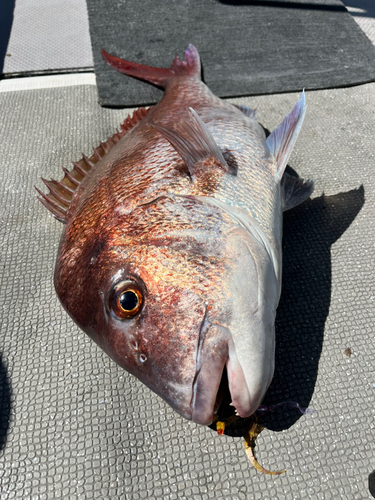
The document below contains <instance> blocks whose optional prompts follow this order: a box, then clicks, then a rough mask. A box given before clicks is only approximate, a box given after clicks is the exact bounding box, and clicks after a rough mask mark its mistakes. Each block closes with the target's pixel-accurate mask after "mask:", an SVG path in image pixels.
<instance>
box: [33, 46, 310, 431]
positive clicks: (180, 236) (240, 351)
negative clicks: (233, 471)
mask: <svg viewBox="0 0 375 500" xmlns="http://www.w3.org/2000/svg"><path fill="white" fill-rule="evenodd" d="M102 55H103V57H104V59H105V61H106V62H107V63H108V64H110V65H111V66H112V67H113V68H115V69H116V70H118V71H120V72H122V73H124V74H125V75H128V76H130V77H134V78H136V79H139V80H144V81H146V82H149V83H151V84H153V85H156V86H158V87H161V88H163V89H164V95H163V97H162V98H161V100H160V101H159V102H158V103H157V104H156V105H154V106H151V107H148V108H147V107H141V108H139V109H138V110H136V111H134V113H133V114H132V116H128V117H127V118H126V119H125V121H124V123H123V124H122V125H121V128H120V130H116V132H115V133H114V135H113V136H112V137H110V138H108V140H107V141H105V142H101V143H100V145H99V146H98V147H96V148H94V150H93V154H92V155H91V156H90V157H87V156H85V155H83V156H82V158H81V159H80V160H79V161H76V162H73V168H72V169H71V170H68V169H66V168H63V171H64V177H63V179H62V180H61V181H55V180H50V181H48V180H45V179H43V182H44V183H45V185H46V186H47V187H48V189H49V193H48V194H44V193H43V192H42V191H41V190H40V189H37V190H38V193H39V199H40V201H41V202H42V203H43V204H44V205H45V206H46V208H47V209H48V210H50V212H52V214H53V215H54V217H55V218H56V219H57V220H58V221H60V222H62V223H63V232H62V236H61V241H60V245H59V249H58V254H57V259H56V266H55V272H54V286H55V290H56V293H57V296H58V298H59V300H60V302H61V304H62V306H63V307H64V309H65V310H66V312H67V313H68V314H69V316H70V317H71V318H72V319H73V320H74V322H75V323H76V324H77V325H78V326H79V327H80V328H81V329H82V330H83V331H84V332H85V333H86V334H87V335H89V336H90V337H91V339H93V341H94V342H96V344H97V345H98V346H99V347H100V348H101V349H103V351H105V353H107V354H108V355H109V356H110V357H111V358H112V359H113V360H114V361H115V362H116V363H117V364H118V365H120V366H121V367H122V368H124V369H125V370H127V371H128V372H129V373H131V374H132V375H134V376H135V377H137V378H138V379H139V380H140V381H141V382H143V383H144V384H145V385H146V386H147V387H148V388H150V389H151V390H152V391H154V392H155V393H156V394H157V395H159V396H160V397H161V398H163V399H164V400H165V401H166V402H167V403H168V404H169V405H170V406H171V407H172V408H173V409H174V410H175V411H176V412H177V413H178V414H179V415H181V416H182V417H184V418H186V419H188V420H192V421H194V422H195V423H197V424H200V425H210V424H212V422H215V419H217V413H218V411H219V408H220V405H222V404H223V401H224V400H225V395H228V394H229V396H230V404H231V407H232V408H233V411H234V412H235V414H236V415H237V416H239V417H240V418H247V417H249V416H251V415H253V414H254V412H255V411H256V410H257V408H258V407H259V405H260V404H261V402H262V399H263V398H264V395H265V393H266V391H267V389H268V387H269V385H270V383H271V380H272V378H273V373H274V364H275V361H274V360H275V316H276V310H277V306H278V303H279V298H280V292H281V276H282V218H283V211H285V210H288V209H291V208H293V207H294V206H296V205H298V204H299V203H302V202H303V201H304V200H306V199H307V198H308V197H309V196H310V195H311V193H312V191H313V181H311V180H303V179H301V178H299V177H295V176H291V175H289V174H287V173H286V172H285V169H286V166H287V162H288V159H289V157H290V154H291V151H292V149H293V146H294V144H295V142H296V139H297V136H298V133H299V131H300V129H301V126H302V122H303V119H304V115H305V107H306V106H305V94H304V92H302V94H301V97H300V99H299V100H298V102H297V103H296V105H295V106H294V108H293V109H292V110H291V112H290V113H289V114H288V115H287V116H286V117H285V118H284V120H283V121H282V122H281V124H280V125H279V127H277V128H276V129H275V130H274V131H273V132H272V133H271V134H269V135H268V137H267V135H266V133H265V129H264V128H263V127H262V126H261V125H260V124H259V123H258V121H257V120H256V116H255V111H254V110H251V109H249V108H247V107H245V106H236V105H233V104H231V103H229V102H228V101H225V100H222V99H220V98H219V97H217V96H215V95H214V94H213V93H212V92H211V91H210V90H209V89H208V87H207V86H206V85H205V83H204V82H203V81H202V79H201V63H200V57H199V54H198V51H197V49H196V48H195V47H194V46H193V45H189V46H188V48H187V49H186V51H185V60H184V61H183V60H181V59H179V58H178V57H177V56H176V57H175V58H174V60H173V62H172V65H171V67H170V68H154V67H151V66H146V65H142V64H138V63H134V62H129V61H126V60H123V59H120V58H118V57H116V56H113V55H110V54H108V53H107V52H105V51H104V50H103V51H102Z"/></svg>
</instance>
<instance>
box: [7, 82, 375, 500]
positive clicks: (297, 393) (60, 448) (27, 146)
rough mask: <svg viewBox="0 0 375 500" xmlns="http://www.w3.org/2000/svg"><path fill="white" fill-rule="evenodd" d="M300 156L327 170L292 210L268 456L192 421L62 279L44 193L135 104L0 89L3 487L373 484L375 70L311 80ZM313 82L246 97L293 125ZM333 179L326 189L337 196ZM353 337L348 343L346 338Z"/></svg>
mask: <svg viewBox="0 0 375 500" xmlns="http://www.w3.org/2000/svg"><path fill="white" fill-rule="evenodd" d="M306 97H307V113H306V120H305V124H304V126H303V129H302V132H301V135H300V137H299V139H298V141H297V145H296V148H295V151H294V152H293V155H292V157H291V159H290V166H291V167H292V168H293V169H294V170H295V171H296V172H298V174H299V175H301V176H302V177H313V178H314V179H315V185H316V189H315V192H314V194H313V197H312V199H311V200H310V201H307V202H306V203H305V204H304V205H301V206H300V207H297V208H296V209H294V210H293V211H290V212H289V213H287V214H286V216H285V231H284V235H285V237H284V285H283V295H282V300H281V303H280V308H279V312H278V319H277V354H276V374H275V379H274V382H273V383H272V386H271V388H270V391H269V393H268V394H267V400H268V401H269V402H273V403H277V402H279V401H283V400H288V399H291V400H294V401H298V402H299V403H300V404H301V405H308V406H309V407H311V408H314V409H315V410H317V413H316V414H314V415H312V416H311V415H310V416H308V415H306V416H301V415H300V414H299V413H298V412H297V411H296V410H286V409H284V410H283V409H280V410H278V411H277V412H275V413H274V414H270V415H269V416H268V417H267V420H266V424H267V429H265V430H264V432H263V433H262V434H261V435H260V437H259V438H258V441H257V448H256V453H257V457H258V459H259V461H260V462H261V463H262V465H264V466H265V467H267V468H270V469H273V470H278V469H283V468H285V469H287V472H286V473H285V474H283V475H281V476H278V477H269V476H265V475H262V474H260V473H259V472H257V471H256V470H255V469H254V468H252V467H251V466H250V465H249V463H248V461H247V459H246V456H245V452H244V449H243V442H242V439H239V438H232V437H227V436H223V437H218V436H217V435H216V434H215V433H214V432H213V431H212V430H210V429H208V428H204V427H199V426H197V425H195V424H192V423H190V422H187V421H185V420H183V419H182V418H180V417H179V416H178V415H176V414H175V413H174V412H173V411H172V410H171V409H170V408H169V407H167V406H166V405H165V404H164V403H163V402H162V400H160V399H159V398H158V397H157V396H155V395H154V394H153V393H151V392H150V391H149V390H148V389H146V388H145V387H144V386H143V385H141V384H140V383H139V382H138V381H137V380H136V379H134V378H133V377H132V376H130V375H128V374H127V373H126V372H124V371H122V370H121V369H120V368H118V367H117V366H116V365H115V364H114V363H113V362H112V361H111V360H109V359H108V358H107V357H106V356H105V354H104V353H102V351H100V350H99V348H97V347H96V346H95V345H94V344H93V343H92V342H91V341H90V340H89V339H88V338H87V337H86V336H85V335H84V334H83V333H82V332H81V331H80V330H79V329H78V328H77V327H76V326H75V325H74V324H73V323H72V321H71V320H70V319H69V318H68V316H67V315H66V313H65V312H64V311H63V310H62V308H61V306H60V304H59V302H58V300H57V297H56V295H55V293H54V290H53V284H52V279H53V268H54V259H55V255H56V251H57V245H58V241H59V237H60V233H61V228H62V226H61V224H60V223H58V222H57V221H55V220H54V219H53V218H52V216H51V215H50V214H49V213H48V212H47V210H45V209H44V208H43V207H42V205H41V204H40V203H38V202H37V200H36V193H35V190H34V188H33V185H35V184H36V185H38V186H39V187H41V186H42V182H41V181H40V180H39V177H40V176H43V177H47V178H49V177H54V178H56V177H57V178H58V177H59V176H60V175H61V174H60V172H61V171H60V167H61V165H64V166H69V162H70V161H71V160H76V159H78V158H79V156H80V152H81V151H83V152H85V153H86V154H87V153H89V152H90V150H91V147H92V146H93V145H97V144H98V143H99V141H100V140H103V139H105V138H106V137H107V136H108V135H110V134H111V133H112V132H113V131H114V129H115V128H116V127H118V125H119V124H120V123H121V122H122V120H123V119H124V116H125V113H124V112H123V111H118V110H109V109H102V108H100V107H99V106H98V104H97V93H96V88H95V87H94V86H92V85H82V86H76V87H66V88H48V89H35V90H28V91H18V92H4V93H0V108H1V110H2V120H1V121H0V136H1V138H2V140H1V142H0V158H1V161H0V190H1V195H0V218H1V219H0V220H1V222H0V304H1V309H0V346H1V347H0V348H1V353H2V356H1V365H0V408H1V412H0V447H1V451H0V497H1V500H8V499H16V498H17V499H36V498H38V499H39V500H46V499H57V498H64V499H67V498H69V499H90V500H91V499H98V500H102V499H120V498H121V499H126V500H140V499H143V498H150V499H165V500H174V499H186V500H191V499H194V500H198V499H199V500H207V499H215V500H218V499H231V500H255V499H262V500H265V499H275V498H277V499H288V500H289V499H293V498H298V499H300V498H301V499H304V498H306V499H312V500H317V499H324V500H325V499H327V500H328V499H338V498H345V499H350V500H352V499H358V500H363V499H369V498H371V497H370V493H369V490H368V476H369V474H370V473H371V471H372V470H373V469H375V445H374V443H375V424H374V422H375V361H374V353H375V335H374V326H373V325H374V316H375V312H374V311H375V309H374V302H375V287H374V282H375V280H374V245H375V233H374V224H375V180H374V172H375V156H374V139H373V131H374V128H375V107H374V103H375V84H368V85H364V86H361V87H355V88H348V89H338V90H324V91H315V92H307V96H306ZM297 99H298V95H297V94H280V95H276V96H275V95H274V96H261V97H256V98H251V99H238V100H236V101H235V102H237V103H243V104H247V105H249V106H251V107H253V108H254V107H256V108H257V109H258V116H259V120H260V121H261V123H262V124H263V125H264V126H266V127H267V128H268V129H273V128H275V127H276V126H277V125H278V123H279V122H280V121H281V120H282V118H283V117H284V115H285V114H286V113H287V112H288V111H289V110H290V109H291V107H292V106H293V104H294V103H295V102H296V100H297ZM323 193H324V194H323ZM348 349H350V351H351V355H350V356H349V357H348V356H347V354H346V353H349V351H348Z"/></svg>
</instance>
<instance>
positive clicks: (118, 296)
mask: <svg viewBox="0 0 375 500" xmlns="http://www.w3.org/2000/svg"><path fill="white" fill-rule="evenodd" d="M142 303H143V295H142V292H141V291H140V290H139V288H138V287H137V285H136V284H135V283H134V282H133V281H122V282H121V283H118V284H117V285H115V287H114V288H113V291H112V294H111V298H110V307H111V309H112V311H113V312H114V313H115V314H116V316H117V317H118V318H120V319H128V318H132V317H133V316H135V315H136V314H137V313H138V312H139V311H140V309H141V306H142Z"/></svg>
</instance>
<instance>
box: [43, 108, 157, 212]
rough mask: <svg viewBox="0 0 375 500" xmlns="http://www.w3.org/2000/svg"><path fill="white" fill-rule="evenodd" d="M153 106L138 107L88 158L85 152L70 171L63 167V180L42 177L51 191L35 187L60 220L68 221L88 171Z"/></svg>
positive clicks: (44, 203)
mask: <svg viewBox="0 0 375 500" xmlns="http://www.w3.org/2000/svg"><path fill="white" fill-rule="evenodd" d="M150 109H151V108H138V109H136V110H135V111H134V113H133V114H132V115H131V116H130V115H129V116H128V117H127V118H125V121H124V123H123V124H122V125H121V127H120V131H118V130H116V133H115V134H113V135H112V137H109V138H108V139H107V140H106V141H105V142H101V143H100V145H99V146H98V147H97V148H94V151H93V154H92V155H91V156H90V157H89V158H88V157H87V156H85V155H84V154H83V155H82V159H81V160H79V161H77V162H73V168H72V170H71V171H70V172H69V171H68V170H67V169H66V168H64V167H63V172H64V177H63V178H62V180H61V181H55V180H50V181H47V180H46V179H42V181H43V182H44V184H45V185H46V186H47V187H48V189H49V193H48V194H47V195H46V194H44V193H42V192H41V191H40V190H39V189H38V188H37V187H36V188H35V189H36V190H37V191H38V193H39V195H40V197H38V199H39V201H40V202H41V203H42V204H43V205H44V206H45V207H46V208H48V210H49V211H50V212H52V214H53V215H54V217H55V218H56V219H57V220H59V221H60V222H66V221H65V217H66V213H67V211H68V208H69V205H70V202H71V201H72V199H73V195H74V193H75V191H76V189H77V188H78V187H79V185H80V184H81V182H82V180H83V179H84V178H85V177H86V175H87V174H88V172H90V170H91V169H92V168H93V167H95V164H96V163H98V162H99V161H100V160H101V159H102V158H103V157H104V156H105V155H106V154H108V153H109V151H110V150H111V149H112V148H113V146H114V145H115V144H117V143H118V141H119V140H120V139H121V138H122V137H123V136H124V135H125V134H126V133H127V132H129V130H131V129H132V128H133V127H135V126H136V125H137V123H139V122H140V121H142V120H143V118H144V117H145V116H146V115H147V113H148V112H149V111H150Z"/></svg>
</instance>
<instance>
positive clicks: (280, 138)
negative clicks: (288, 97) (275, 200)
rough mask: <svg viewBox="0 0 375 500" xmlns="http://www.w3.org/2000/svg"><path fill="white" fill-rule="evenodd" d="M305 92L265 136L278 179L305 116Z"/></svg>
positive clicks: (280, 176) (283, 169)
mask: <svg viewBox="0 0 375 500" xmlns="http://www.w3.org/2000/svg"><path fill="white" fill-rule="evenodd" d="M305 110H306V102H305V92H302V95H301V98H300V100H299V101H298V102H297V104H296V105H295V106H294V108H293V109H292V111H291V112H290V113H289V115H287V116H286V117H285V118H284V120H283V122H282V123H281V124H280V125H279V126H278V127H277V129H276V130H274V131H273V132H272V134H271V135H270V136H269V137H267V140H266V142H267V146H268V148H269V150H270V151H271V153H272V154H273V156H274V157H275V160H276V165H277V171H276V178H277V179H278V180H279V181H280V180H281V178H282V176H283V174H284V171H285V167H286V165H287V163H288V160H289V157H290V154H291V152H292V149H293V146H294V144H295V142H296V140H297V136H298V134H299V131H300V130H301V127H302V123H303V119H304V117H305Z"/></svg>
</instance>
